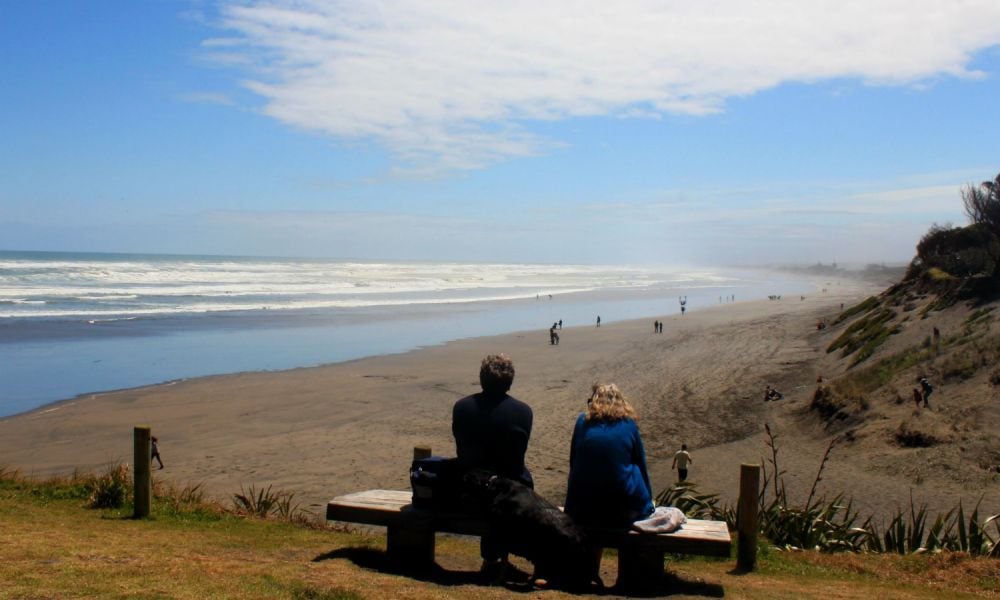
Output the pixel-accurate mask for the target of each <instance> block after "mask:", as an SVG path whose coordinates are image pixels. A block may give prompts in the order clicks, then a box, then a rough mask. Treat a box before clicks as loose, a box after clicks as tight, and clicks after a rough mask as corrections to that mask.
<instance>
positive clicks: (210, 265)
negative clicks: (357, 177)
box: [0, 252, 738, 319]
mask: <svg viewBox="0 0 1000 600" xmlns="http://www.w3.org/2000/svg"><path fill="white" fill-rule="evenodd" d="M737 281H738V277H734V276H733V275H731V274H728V273H723V272H718V271H711V270H705V269H686V270H685V269H678V268H666V267H659V268H658V267H637V266H606V265H599V266H594V265H543V264H500V263H493V264H478V263H458V262H447V263H431V262H404V261H400V262H389V261H373V262H362V261H350V260H348V261H336V260H316V259H305V260H296V259H255V258H219V257H158V256H142V257H137V256H131V255H129V256H126V255H101V256H98V255H80V256H79V257H77V256H74V255H65V254H60V255H45V254H43V253H30V255H28V254H26V253H9V252H8V253H2V252H0V318H4V319H45V318H74V317H80V318H121V317H127V316H157V315H169V314H179V315H180V314H185V315H188V314H196V313H218V312H235V311H255V310H269V311H270V310H281V311H295V310H310V309H351V308H366V307H377V306H403V305H427V304H454V303H461V302H489V301H503V300H516V299H523V298H532V297H535V296H536V295H544V296H547V295H550V294H551V295H558V294H575V293H581V292H588V291H599V290H617V291H622V290H642V289H659V290H664V289H672V288H678V289H679V288H689V289H693V288H699V287H702V286H708V287H712V286H723V285H732V284H734V283H736V282H737Z"/></svg>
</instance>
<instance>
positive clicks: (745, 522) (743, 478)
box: [736, 465, 760, 571]
mask: <svg viewBox="0 0 1000 600" xmlns="http://www.w3.org/2000/svg"><path fill="white" fill-rule="evenodd" d="M759 494H760V465H740V500H739V506H738V509H737V510H738V512H737V514H736V530H737V531H738V532H739V540H738V542H737V546H736V568H738V569H740V570H742V571H753V570H754V567H755V566H756V565H757V527H758V525H757V520H758V514H757V508H758V506H757V503H758V498H759Z"/></svg>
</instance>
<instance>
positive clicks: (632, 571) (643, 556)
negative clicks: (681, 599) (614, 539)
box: [618, 544, 663, 592]
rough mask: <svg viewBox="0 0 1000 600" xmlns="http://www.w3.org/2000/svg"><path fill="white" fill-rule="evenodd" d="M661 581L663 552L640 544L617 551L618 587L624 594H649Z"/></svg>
mask: <svg viewBox="0 0 1000 600" xmlns="http://www.w3.org/2000/svg"><path fill="white" fill-rule="evenodd" d="M662 581H663V551H662V550H658V549H656V548H652V547H649V546H643V545H640V544H624V545H623V546H622V547H621V548H619V549H618V587H620V588H621V589H623V590H624V591H626V592H650V591H656V590H657V589H659V587H660V584H661V582H662Z"/></svg>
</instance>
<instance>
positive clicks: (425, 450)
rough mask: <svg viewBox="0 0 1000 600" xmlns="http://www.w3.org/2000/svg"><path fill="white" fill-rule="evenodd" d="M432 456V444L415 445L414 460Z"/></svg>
mask: <svg viewBox="0 0 1000 600" xmlns="http://www.w3.org/2000/svg"><path fill="white" fill-rule="evenodd" d="M430 456H431V447H430V446H414V447H413V460H420V459H421V458H430Z"/></svg>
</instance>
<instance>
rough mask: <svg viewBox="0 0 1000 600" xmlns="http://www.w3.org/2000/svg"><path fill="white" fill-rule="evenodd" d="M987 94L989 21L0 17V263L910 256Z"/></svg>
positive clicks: (920, 3)
mask: <svg viewBox="0 0 1000 600" xmlns="http://www.w3.org/2000/svg"><path fill="white" fill-rule="evenodd" d="M500 4H502V5H503V6H498V5H500ZM998 79H1000V3H998V2H996V1H995V0H970V1H967V2H961V3H959V2H954V1H925V0H907V1H897V0H884V1H879V2H853V1H843V0H841V1H837V2H832V1H830V2H827V1H822V2H820V1H804V0H799V1H792V0H781V1H771V2H759V3H747V2H743V1H736V0H732V1H730V0H715V1H711V2H700V3H691V2H687V1H684V2H680V1H675V2H671V1H666V2H647V1H639V2H624V1H623V2H614V3H609V2H604V1H601V2H596V1H589V0H588V1H580V2H574V3H566V2H545V1H540V0H539V1H533V2H520V1H512V2H509V3H496V2H443V1H441V2H438V1H428V0H412V1H411V0H399V1H382V2H340V1H333V2H325V1H319V0H295V1H292V0H270V1H268V2H256V1H249V0H244V1H240V2H230V1H221V0H220V1H209V0H145V1H126V0H122V1H114V0H103V1H100V2H77V1H75V0H73V1H69V0H67V1H57V0H39V1H34V2H25V1H17V0H0V249H5V250H64V251H108V252H165V253H194V254H256V255H281V256H325V257H352V258H416V259H431V260H501V261H513V262H520V261H530V262H570V263H589V262H601V263H620V262H627V263H638V262H649V263H665V264H680V265H688V264H715V265H719V264H774V263H804V262H815V261H823V262H831V261H836V262H840V263H851V262H855V263H856V262H861V263H865V262H882V261H886V262H902V261H907V260H909V259H910V258H911V257H912V255H913V253H914V246H915V244H916V242H917V241H918V240H919V237H920V236H921V235H922V234H923V233H924V232H925V231H926V230H927V228H928V227H929V226H930V225H931V224H932V223H946V222H951V223H955V224H962V223H964V221H965V219H964V216H963V212H962V208H961V200H960V190H961V189H962V187H963V186H964V185H967V184H970V183H978V182H980V181H982V180H985V179H992V178H993V177H994V176H995V175H996V174H997V172H1000V135H998V133H1000V132H998V128H1000V83H998Z"/></svg>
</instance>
